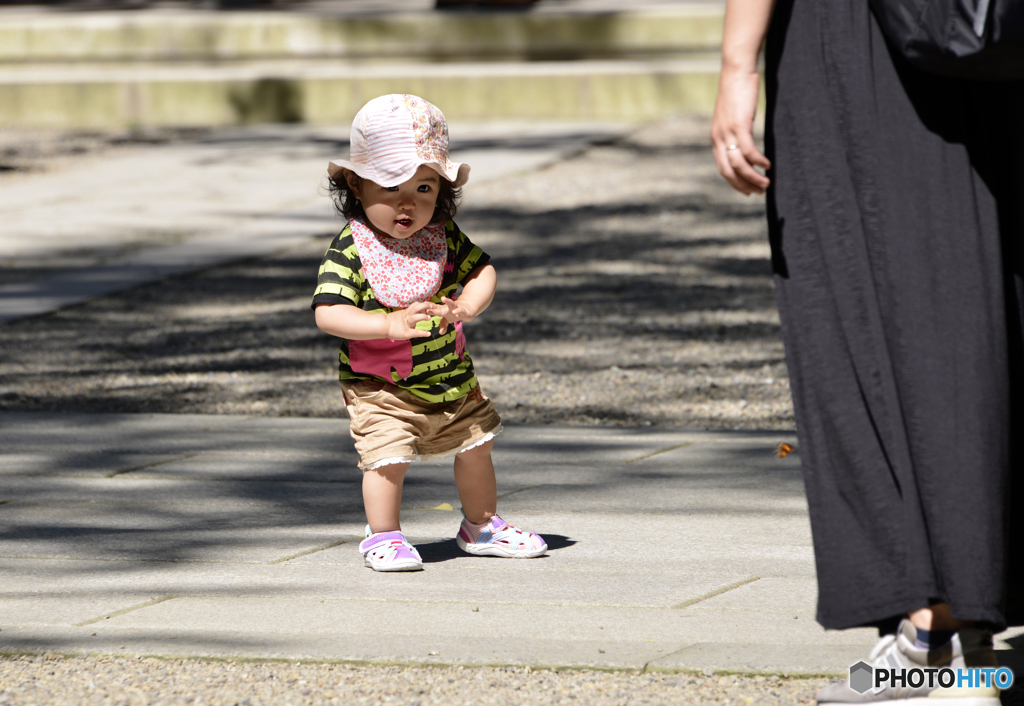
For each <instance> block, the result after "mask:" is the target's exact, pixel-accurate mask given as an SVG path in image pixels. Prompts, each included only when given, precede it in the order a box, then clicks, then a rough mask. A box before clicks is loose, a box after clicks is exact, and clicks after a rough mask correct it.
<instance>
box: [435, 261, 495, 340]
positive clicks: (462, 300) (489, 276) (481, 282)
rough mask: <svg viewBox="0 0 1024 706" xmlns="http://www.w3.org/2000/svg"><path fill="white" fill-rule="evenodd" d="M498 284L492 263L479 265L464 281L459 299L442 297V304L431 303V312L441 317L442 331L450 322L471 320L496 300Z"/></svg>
mask: <svg viewBox="0 0 1024 706" xmlns="http://www.w3.org/2000/svg"><path fill="white" fill-rule="evenodd" d="M497 286H498V273H497V272H495V271H494V267H492V266H491V264H490V263H488V264H486V265H484V266H483V267H479V268H477V269H476V271H475V272H473V274H471V275H470V276H469V277H468V278H467V279H466V281H465V282H463V283H462V294H460V295H459V299H458V301H455V300H453V299H449V298H448V297H441V303H440V304H431V305H430V309H429V312H430V313H431V314H432V315H433V316H440V317H441V331H440V332H441V333H444V332H445V331H447V330H448V324H449V323H455V322H456V321H465V322H470V321H472V320H473V319H475V318H476V317H478V316H480V314H482V313H484V309H486V308H487V307H489V306H490V305H491V302H492V301H493V300H494V290H495V288H496V287H497Z"/></svg>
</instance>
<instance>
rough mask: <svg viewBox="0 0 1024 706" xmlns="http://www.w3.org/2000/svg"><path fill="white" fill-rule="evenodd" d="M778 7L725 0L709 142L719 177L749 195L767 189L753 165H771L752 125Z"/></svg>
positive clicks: (759, 0) (771, 1)
mask: <svg viewBox="0 0 1024 706" xmlns="http://www.w3.org/2000/svg"><path fill="white" fill-rule="evenodd" d="M774 8H775V0H726V4H725V29H724V31H723V34H722V71H721V73H720V74H719V76H718V99H717V100H716V101H715V114H714V118H713V119H712V122H711V143H712V145H713V149H714V154H715V163H716V164H717V165H718V173H719V174H721V175H722V176H723V177H725V180H726V181H728V182H729V183H730V184H731V185H732V187H733V188H734V189H736V190H737V191H739V192H741V193H743V194H745V195H748V196H749V195H750V194H763V193H764V190H765V189H767V188H768V177H766V176H765V175H764V174H762V173H760V172H759V171H757V170H756V169H755V167H761V168H762V169H768V168H769V167H770V166H771V163H770V162H769V161H768V158H767V157H765V156H764V155H763V154H761V152H760V151H759V150H758V149H757V146H756V145H755V144H754V134H753V126H754V113H755V112H756V110H757V93H758V90H759V88H760V83H761V78H760V76H759V75H758V73H757V58H758V55H759V54H760V52H761V46H762V45H763V44H764V38H765V35H766V34H767V33H768V24H769V23H770V22H771V17H772V10H773V9H774ZM730 147H731V148H732V149H730Z"/></svg>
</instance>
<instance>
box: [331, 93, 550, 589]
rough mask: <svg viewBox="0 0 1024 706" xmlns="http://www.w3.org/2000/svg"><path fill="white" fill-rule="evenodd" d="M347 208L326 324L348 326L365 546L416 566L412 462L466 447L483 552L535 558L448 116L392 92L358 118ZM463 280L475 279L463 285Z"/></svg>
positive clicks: (375, 554) (468, 507) (343, 369)
mask: <svg viewBox="0 0 1024 706" xmlns="http://www.w3.org/2000/svg"><path fill="white" fill-rule="evenodd" d="M328 173H329V174H330V178H331V191H332V195H333V196H334V199H335V205H336V207H337V208H338V210H339V211H340V212H341V213H342V215H344V216H345V218H347V219H348V225H346V226H345V228H344V230H342V231H341V234H340V235H339V236H338V237H336V238H335V239H334V241H333V242H332V243H331V246H330V247H329V248H328V250H327V254H326V255H325V256H324V259H323V262H322V263H321V265H320V274H319V277H318V280H317V288H316V293H315V294H314V296H313V309H314V311H315V312H316V325H317V326H318V327H319V328H320V329H321V330H322V331H325V332H326V333H329V334H332V335H334V336H338V337H339V338H341V339H342V340H341V355H340V373H339V378H340V380H341V388H342V392H343V394H344V397H345V403H346V405H347V406H348V412H349V418H350V420H351V421H350V428H351V433H352V438H353V439H354V440H355V445H356V450H357V451H358V452H359V467H360V468H361V469H362V470H363V504H364V506H365V508H366V519H367V522H368V523H369V524H368V526H367V530H366V539H365V540H364V541H363V542H362V543H360V545H359V550H360V552H362V554H363V556H364V557H365V561H366V565H367V566H369V567H370V568H372V569H373V570H375V571H416V570H420V569H422V568H423V561H422V560H421V558H420V555H419V552H417V551H416V549H415V547H413V546H412V545H411V544H409V542H408V541H407V540H406V539H405V536H404V535H403V534H402V530H401V524H400V522H399V512H400V509H401V505H402V482H403V480H404V479H405V473H406V471H407V470H408V468H409V464H410V463H412V462H414V461H421V460H431V459H437V458H440V457H445V456H454V457H455V461H454V463H455V484H456V486H457V487H458V491H459V498H460V500H461V501H462V510H463V514H464V516H465V519H463V521H462V526H461V527H460V528H459V532H458V536H457V538H456V541H457V542H458V545H459V547H461V548H462V549H463V550H464V551H466V552H468V553H470V554H476V555H484V556H499V557H517V558H532V557H537V556H541V555H542V554H544V553H545V552H546V551H547V544H546V543H545V542H544V540H543V539H542V538H541V537H540V536H538V535H536V534H534V533H533V532H525V531H523V530H520V529H518V528H516V527H513V526H512V525H509V524H508V523H506V522H505V521H504V520H502V519H501V518H500V517H498V515H497V514H495V513H496V511H497V502H498V501H497V485H496V482H495V479H494V466H493V465H492V464H491V445H492V440H493V438H494V436H495V435H496V434H498V433H499V432H500V431H501V418H500V417H499V416H498V413H497V412H496V411H495V410H494V406H493V405H492V404H491V401H490V400H489V399H487V398H486V397H484V395H483V393H482V392H481V390H480V384H479V382H478V381H477V378H476V374H475V373H474V371H473V361H472V360H471V359H470V357H469V354H468V353H467V352H466V339H465V337H464V335H463V331H462V324H463V323H465V322H469V321H472V320H473V319H475V318H476V317H477V316H479V315H480V314H482V313H483V311H484V310H485V309H486V308H487V306H488V305H489V304H490V303H491V299H492V298H493V297H494V288H495V284H496V282H497V280H496V275H495V272H494V267H492V266H491V264H490V263H489V262H488V260H489V258H488V256H487V254H486V253H484V252H483V251H482V250H481V249H480V248H478V247H477V246H475V245H474V244H473V243H471V242H470V240H469V238H467V237H466V236H465V234H464V233H462V231H460V230H459V228H458V226H456V225H455V223H454V222H453V221H452V218H453V217H454V216H455V210H456V203H457V200H458V198H459V196H460V190H459V188H458V187H460V186H462V185H463V184H465V183H466V180H467V179H468V178H469V166H468V165H466V164H459V163H457V162H451V161H449V159H448V126H447V124H446V123H445V119H444V115H442V114H441V111H440V110H438V109H437V108H436V107H435V106H433V105H431V104H430V103H428V102H427V101H425V100H423V99H422V98H418V97H416V96H410V95H388V96H381V97H380V98H375V99H374V100H372V101H370V102H369V103H367V104H366V105H365V106H363V108H362V110H360V111H359V113H357V114H356V117H355V120H354V121H353V123H352V139H351V158H350V159H349V160H347V161H346V160H338V161H335V162H331V163H330V165H329V166H328ZM460 285H461V287H462V291H461V293H459V292H458V290H459V286H460Z"/></svg>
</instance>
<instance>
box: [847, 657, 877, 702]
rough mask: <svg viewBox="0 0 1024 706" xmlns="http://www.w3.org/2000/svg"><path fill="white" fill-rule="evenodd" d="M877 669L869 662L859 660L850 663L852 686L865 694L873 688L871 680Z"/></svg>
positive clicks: (859, 692)
mask: <svg viewBox="0 0 1024 706" xmlns="http://www.w3.org/2000/svg"><path fill="white" fill-rule="evenodd" d="M874 672H875V670H874V669H872V668H871V665H870V664H868V663H867V662H857V664H853V665H850V688H851V689H853V690H854V691H856V692H857V693H858V694H863V693H864V692H865V691H867V690H868V689H870V688H871V680H872V678H873V677H874V675H875V674H874Z"/></svg>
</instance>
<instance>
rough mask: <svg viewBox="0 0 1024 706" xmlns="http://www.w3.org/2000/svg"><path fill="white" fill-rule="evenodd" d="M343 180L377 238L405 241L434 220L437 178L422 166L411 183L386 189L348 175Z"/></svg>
mask: <svg viewBox="0 0 1024 706" xmlns="http://www.w3.org/2000/svg"><path fill="white" fill-rule="evenodd" d="M345 176H346V178H347V179H348V185H349V188H351V189H352V192H353V193H354V194H355V195H356V198H358V199H359V201H360V202H361V203H362V204H363V210H364V211H365V212H366V218H367V220H368V221H370V225H371V226H372V227H373V229H374V230H376V231H377V232H378V234H380V233H383V234H384V235H390V236H391V237H392V238H398V239H399V240H405V239H406V238H408V237H409V236H410V235H412V234H413V233H415V232H417V231H418V230H420V229H421V228H423V227H424V226H425V225H427V224H428V223H430V219H431V218H433V216H434V205H435V204H436V203H437V193H438V189H439V188H440V186H441V175H440V174H438V173H437V172H435V171H434V170H433V169H431V168H430V167H428V166H426V165H425V164H424V165H420V168H419V169H418V170H416V175H415V176H414V177H413V178H412V179H410V180H409V181H407V182H405V183H404V184H399V185H398V186H392V187H390V188H385V187H383V186H380V185H379V184H376V183H374V182H372V181H370V180H369V179H362V180H360V179H356V178H354V177H355V175H354V174H352V173H351V172H347V173H346V175H345Z"/></svg>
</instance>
